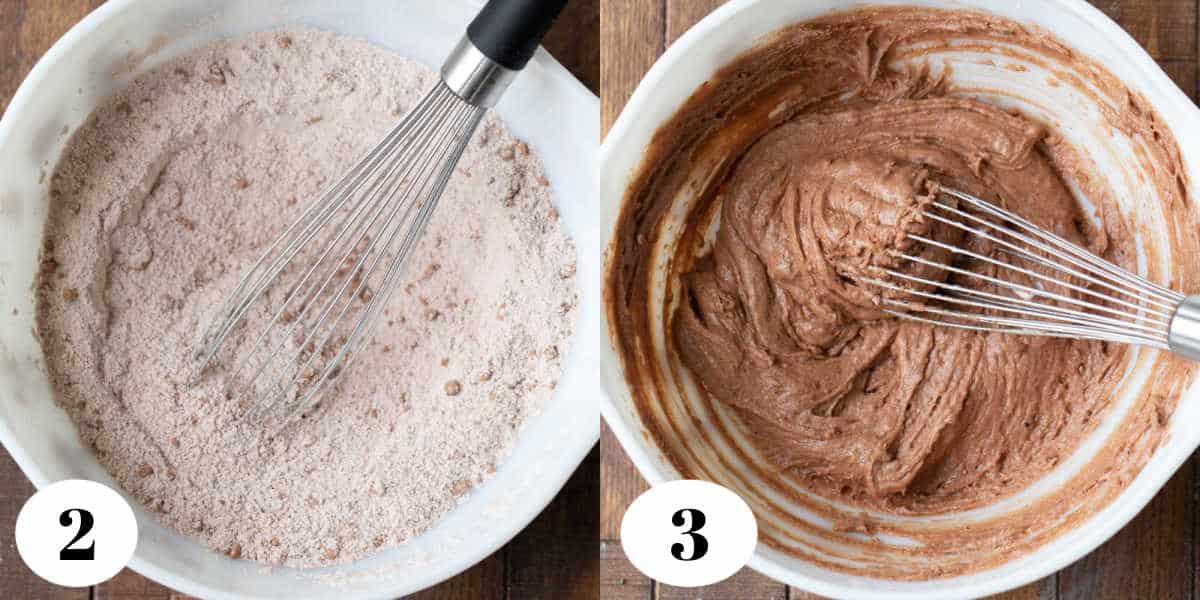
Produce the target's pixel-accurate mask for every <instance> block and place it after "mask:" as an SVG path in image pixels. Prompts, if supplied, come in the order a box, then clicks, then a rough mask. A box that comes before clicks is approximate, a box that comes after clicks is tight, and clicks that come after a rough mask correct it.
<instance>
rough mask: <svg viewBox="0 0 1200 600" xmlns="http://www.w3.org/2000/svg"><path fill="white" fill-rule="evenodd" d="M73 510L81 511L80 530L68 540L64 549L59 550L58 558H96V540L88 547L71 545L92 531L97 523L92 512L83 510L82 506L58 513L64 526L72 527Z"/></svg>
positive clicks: (59, 522)
mask: <svg viewBox="0 0 1200 600" xmlns="http://www.w3.org/2000/svg"><path fill="white" fill-rule="evenodd" d="M73 512H77V513H79V531H76V532H75V537H73V538H71V541H69V542H67V545H66V546H63V549H62V550H59V551H58V559H59V560H95V559H96V542H95V541H93V542H92V545H91V546H88V547H87V548H72V547H71V546H74V545H75V542H78V541H79V540H81V539H83V536H85V535H87V534H88V532H90V531H91V530H92V526H93V525H95V519H94V518H93V517H92V513H90V512H88V511H86V510H83V509H82V508H68V509H67V510H64V511H63V512H62V514H61V515H58V524H59V525H62V526H63V527H70V526H71V523H72V521H73V519H71V513H73Z"/></svg>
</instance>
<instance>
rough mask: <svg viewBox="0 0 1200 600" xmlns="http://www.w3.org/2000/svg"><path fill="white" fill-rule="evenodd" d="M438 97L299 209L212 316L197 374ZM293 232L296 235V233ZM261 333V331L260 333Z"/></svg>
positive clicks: (420, 106)
mask: <svg viewBox="0 0 1200 600" xmlns="http://www.w3.org/2000/svg"><path fill="white" fill-rule="evenodd" d="M439 92H440V88H434V89H433V90H431V91H430V92H429V93H428V94H427V95H426V97H425V100H423V101H422V102H420V103H418V105H417V107H416V108H415V109H414V111H413V114H412V118H406V119H404V120H403V121H401V123H399V124H398V125H397V126H396V127H394V128H393V129H392V130H391V132H389V133H388V135H387V136H386V137H385V138H384V140H383V141H382V142H381V143H380V144H378V145H376V146H375V147H373V148H372V150H371V151H369V152H368V153H367V155H366V156H365V157H364V158H363V159H362V160H360V161H359V162H358V163H356V164H355V166H354V167H353V168H352V169H350V171H348V172H347V173H346V174H345V175H343V176H342V177H341V178H340V179H339V180H338V181H337V182H336V183H334V184H333V185H332V186H330V187H329V188H328V189H327V190H326V191H325V192H324V193H323V194H321V196H320V197H319V199H318V200H317V201H316V202H314V203H312V204H310V205H309V206H308V207H307V208H305V210H304V211H303V212H302V213H301V216H300V217H299V218H297V219H296V220H295V221H294V222H292V223H291V224H290V225H289V226H288V227H287V229H285V230H284V232H283V233H282V234H281V235H280V236H279V237H278V238H276V239H275V240H274V241H273V242H272V243H271V244H270V245H269V246H268V247H267V249H266V250H265V251H263V253H262V254H261V255H260V256H259V258H258V260H257V261H255V263H254V264H253V265H251V266H250V268H249V269H248V270H247V271H246V274H245V275H244V276H243V277H242V279H241V280H240V281H239V283H238V285H237V286H236V287H235V288H234V291H233V292H232V293H231V294H230V295H229V297H228V298H227V300H226V301H225V302H224V303H223V304H222V306H221V308H220V309H219V310H218V311H217V313H216V314H217V315H219V318H217V319H215V320H214V321H213V323H212V324H211V325H210V327H209V329H208V331H207V332H206V333H205V336H204V339H206V340H208V343H207V344H206V350H205V352H204V358H203V360H202V361H201V365H200V371H203V370H204V369H205V368H206V367H207V366H208V365H209V364H211V363H212V361H213V359H214V358H215V357H216V354H217V352H218V351H219V350H220V348H221V347H222V345H223V344H224V342H225V341H226V339H227V337H228V335H229V333H230V332H231V331H232V329H233V327H234V326H235V325H237V324H238V323H239V322H241V320H242V319H243V318H244V317H245V314H246V312H248V311H249V309H250V307H251V306H252V305H253V304H254V301H255V300H256V299H257V298H258V297H259V296H260V295H261V294H262V293H263V292H264V291H265V290H266V288H267V287H269V286H270V284H271V283H272V282H273V281H274V280H275V279H276V278H277V277H278V276H279V274H280V273H281V272H282V271H283V269H284V268H285V267H286V266H287V265H288V264H289V263H290V262H291V261H292V260H294V259H295V257H296V255H297V254H298V253H299V251H300V249H301V248H303V247H304V246H305V245H306V244H307V243H308V242H310V241H311V240H312V238H313V237H315V236H316V234H317V233H318V232H319V231H320V230H321V227H322V226H323V225H324V224H326V223H327V222H328V220H329V218H331V217H332V216H333V215H334V214H335V213H336V212H337V211H338V210H339V209H340V208H341V207H342V206H343V205H344V204H345V203H346V202H347V201H349V200H350V199H351V198H353V190H355V189H357V188H358V187H359V186H360V185H361V184H362V182H363V181H364V180H365V179H366V178H367V177H369V176H370V175H371V174H372V173H374V171H375V168H376V167H377V166H378V165H379V163H380V162H381V161H382V160H384V159H385V158H386V157H388V156H390V155H391V153H392V151H393V150H394V149H395V145H396V144H397V143H399V142H400V141H403V140H404V139H405V138H406V135H407V134H408V133H409V132H410V130H411V129H412V128H413V127H414V126H415V125H416V124H417V123H426V124H427V123H428V120H427V119H426V117H427V113H428V112H429V111H430V110H432V108H433V107H432V104H433V103H432V102H429V100H430V98H432V97H433V96H434V95H435V94H439ZM347 188H348V189H349V190H350V193H348V194H347V193H343V192H345V190H346V189H347ZM298 229H299V231H298V232H297V230H298ZM280 245H283V248H282V249H281V250H280V252H279V253H278V256H276V257H275V259H274V260H273V261H272V262H271V264H270V266H269V267H267V268H266V269H265V270H264V269H262V268H261V267H262V266H263V264H264V263H266V262H267V259H268V258H270V257H271V256H272V255H275V254H276V250H277V249H278V248H279V247H280ZM251 282H254V283H253V285H252V286H250V287H249V289H248V288H247V286H248V285H249V284H250V283H251ZM264 331H266V330H265V329H264Z"/></svg>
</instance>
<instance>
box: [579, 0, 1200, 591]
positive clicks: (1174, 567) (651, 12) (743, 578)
mask: <svg viewBox="0 0 1200 600" xmlns="http://www.w3.org/2000/svg"><path fill="white" fill-rule="evenodd" d="M721 3H722V1H721V0H601V2H600V48H601V51H600V87H601V94H600V104H601V109H600V111H601V123H602V125H601V130H602V131H605V132H607V131H608V128H609V127H611V126H612V123H613V121H615V120H616V118H617V115H619V114H620V112H621V109H622V107H624V105H625V101H626V100H627V99H628V98H629V94H631V93H632V92H633V89H634V87H636V85H637V83H638V81H639V80H641V78H642V75H643V74H645V72H646V70H648V69H649V68H650V65H652V64H653V63H654V61H655V59H657V57H658V56H659V55H660V54H662V53H663V51H664V50H665V49H666V47H667V46H669V45H670V44H671V42H673V41H674V40H675V39H676V38H678V37H679V36H680V35H681V34H683V32H685V31H687V29H688V28H690V27H691V26H692V25H693V24H695V23H696V21H698V20H700V19H701V18H702V17H704V15H707V14H708V13H709V12H710V11H711V10H712V9H713V8H715V7H716V6H718V5H720V4H721ZM1093 4H1095V5H1096V6H1097V7H1099V8H1100V9H1101V10H1103V11H1104V12H1105V13H1107V14H1108V15H1109V16H1110V17H1112V18H1113V19H1114V20H1116V21H1117V22H1118V23H1120V24H1121V25H1122V26H1123V27H1124V28H1125V29H1126V30H1127V31H1129V33H1130V34H1131V35H1133V37H1134V38H1136V39H1137V41H1138V42H1139V43H1141V44H1142V46H1144V47H1145V48H1146V49H1147V50H1148V51H1149V52H1150V54H1151V55H1152V56H1153V57H1154V58H1155V59H1156V60H1157V61H1158V63H1159V64H1160V65H1162V67H1163V69H1164V70H1165V71H1166V72H1167V74H1168V75H1170V76H1171V78H1172V79H1174V80H1175V82H1176V83H1177V84H1178V85H1179V87H1180V88H1182V89H1183V91H1184V92H1185V93H1187V94H1188V95H1189V96H1190V97H1192V99H1193V100H1195V98H1196V84H1197V75H1198V73H1197V41H1198V37H1197V29H1196V28H1197V20H1196V13H1197V0H1093ZM600 454H601V457H602V458H601V463H600V490H601V496H600V539H601V542H600V562H601V567H600V573H601V581H600V589H601V597H602V598H605V599H606V600H609V599H611V600H626V599H629V600H632V599H634V598H637V599H639V600H647V599H650V600H653V599H655V598H658V599H668V598H703V599H704V600H725V599H729V600H734V599H736V600H760V599H762V600H765V599H783V598H789V599H796V598H812V597H814V596H813V595H812V594H809V593H807V592H804V591H802V590H798V589H789V588H788V587H787V586H785V585H783V584H780V583H777V582H775V581H772V580H770V579H768V578H766V577H764V576H762V575H759V574H757V573H755V572H754V571H751V570H749V569H744V570H743V571H742V572H740V573H739V574H737V575H735V576H734V577H733V578H731V579H729V580H726V581H724V582H722V583H719V584H717V585H714V586H710V587H708V588H699V589H680V588H672V587H670V586H666V585H662V584H658V583H656V582H653V581H650V580H649V579H647V578H646V577H645V576H644V575H641V574H640V573H638V572H637V571H636V570H635V569H633V567H632V566H631V565H630V564H629V562H628V561H627V560H626V559H625V557H624V555H623V554H622V552H621V545H620V542H619V541H618V539H619V537H620V536H619V534H620V525H621V516H622V515H623V514H624V512H625V508H626V507H627V506H629V503H630V502H632V501H633V499H634V498H636V497H637V495H638V494H639V493H641V491H642V490H644V489H645V488H646V483H645V482H644V481H643V480H642V479H641V477H640V476H639V475H638V474H637V471H635V470H634V468H633V465H632V463H630V462H629V460H628V459H627V458H626V457H625V454H624V453H623V452H622V450H621V447H620V445H619V444H618V443H617V441H616V438H614V437H613V436H612V434H611V433H610V432H609V431H608V428H607V427H604V429H603V433H602V434H601V439H600ZM1198 468H1200V460H1198V459H1197V457H1196V456H1193V457H1192V458H1191V459H1190V460H1189V461H1188V462H1187V463H1185V464H1184V465H1183V467H1182V468H1181V469H1180V470H1179V472H1178V473H1176V474H1175V476H1174V477H1173V478H1171V480H1170V482H1169V483H1168V484H1167V485H1166V487H1164V488H1163V489H1162V491H1161V492H1159V494H1158V496H1156V497H1155V498H1154V500H1153V501H1152V502H1151V503H1150V504H1149V505H1148V506H1147V507H1146V509H1145V510H1143V511H1142V513H1141V514H1140V515H1138V517H1137V518H1136V519H1134V521H1133V522H1132V523H1130V524H1129V525H1128V526H1126V527H1125V528H1124V529H1122V530H1121V532H1120V533H1118V534H1117V535H1116V536H1114V537H1113V538H1112V539H1111V540H1110V541H1109V542H1108V543H1106V544H1104V545H1103V546H1101V547H1100V548H1098V549H1097V550H1096V551H1095V552H1092V553H1091V554H1090V555H1088V556H1086V557H1085V558H1083V559H1082V560H1080V561H1079V562H1076V563H1075V564H1073V565H1071V566H1069V567H1067V568H1066V569H1063V570H1062V571H1059V572H1058V573H1056V574H1054V575H1051V576H1049V577H1046V578H1045V579H1042V580H1041V581H1037V582H1034V583H1032V584H1029V585H1027V586H1025V587H1023V588H1019V589H1017V590H1013V591H1011V592H1009V593H1007V594H1004V595H1003V596H1002V597H1004V598H1011V599H1028V600H1035V599H1037V600H1046V599H1054V598H1059V599H1064V600H1066V599H1076V598H1079V599H1093V598H1095V599H1104V598H1146V599H1159V598H1162V599H1168V598H1169V599H1184V598H1200V587H1198V586H1197V577H1200V568H1197V563H1198V560H1200V556H1197V553H1196V547H1197V543H1198V542H1200V539H1198V534H1200V532H1198V531H1197V527H1196V514H1195V513H1196V510H1197V509H1200V500H1198V497H1200V486H1198V485H1197V484H1198V483H1200V478H1198V477H1197V469H1198Z"/></svg>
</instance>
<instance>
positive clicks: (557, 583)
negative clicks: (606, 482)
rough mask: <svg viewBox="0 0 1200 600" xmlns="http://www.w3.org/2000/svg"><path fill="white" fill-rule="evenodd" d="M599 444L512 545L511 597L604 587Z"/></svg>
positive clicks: (564, 595)
mask: <svg viewBox="0 0 1200 600" xmlns="http://www.w3.org/2000/svg"><path fill="white" fill-rule="evenodd" d="M599 475H600V449H599V448H594V449H593V450H592V452H591V454H590V455H589V456H588V458H587V460H585V461H584V463H583V465H582V466H581V467H580V469H579V470H578V471H576V473H575V475H573V476H572V477H571V481H570V482H568V483H567V486H566V488H565V489H564V490H563V493H561V494H559V495H558V497H557V498H555V499H554V501H553V502H551V503H550V506H548V507H547V508H546V510H545V511H543V512H542V514H541V516H540V517H538V519H537V521H535V522H534V523H533V524H532V525H530V526H529V527H528V528H526V529H525V531H523V532H522V533H521V535H520V536H519V537H517V539H515V540H513V541H512V542H511V543H510V544H509V545H508V548H509V550H508V571H507V577H506V581H507V584H508V597H509V598H510V599H511V600H524V599H526V598H528V599H530V600H536V599H540V598H546V599H551V598H554V599H561V600H591V599H593V598H595V597H596V591H597V590H598V589H599V587H600V547H599V546H598V545H597V544H596V530H597V528H598V527H599V518H600V477H599Z"/></svg>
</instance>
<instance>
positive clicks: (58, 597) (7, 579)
mask: <svg viewBox="0 0 1200 600" xmlns="http://www.w3.org/2000/svg"><path fill="white" fill-rule="evenodd" d="M0 1H2V0H0ZM33 492H34V489H33V484H31V483H29V480H27V479H25V475H24V474H23V473H21V469H19V468H17V463H15V462H13V460H12V457H10V456H9V455H8V453H7V452H0V597H4V598H31V599H36V600H88V590H87V588H82V589H70V588H63V587H58V586H56V585H51V584H50V583H48V582H46V581H45V580H43V579H42V578H40V577H38V576H37V575H34V574H33V571H30V570H29V568H28V567H26V566H25V563H23V562H21V557H20V556H19V555H18V554H17V545H16V541H15V540H14V539H13V530H14V529H15V528H16V525H17V513H18V512H20V510H21V506H22V505H23V504H25V500H27V499H29V497H30V496H31V495H33Z"/></svg>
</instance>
